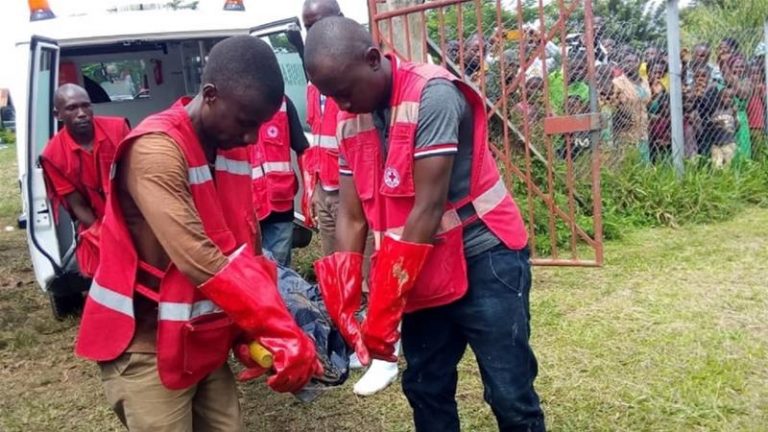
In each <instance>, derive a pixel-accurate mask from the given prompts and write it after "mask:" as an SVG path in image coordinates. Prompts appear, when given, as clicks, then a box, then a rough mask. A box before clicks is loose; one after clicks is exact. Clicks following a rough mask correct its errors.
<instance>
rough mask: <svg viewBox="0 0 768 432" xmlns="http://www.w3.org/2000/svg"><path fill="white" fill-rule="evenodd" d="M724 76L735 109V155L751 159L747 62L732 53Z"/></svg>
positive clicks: (750, 95)
mask: <svg viewBox="0 0 768 432" xmlns="http://www.w3.org/2000/svg"><path fill="white" fill-rule="evenodd" d="M726 65H727V66H726V68H725V70H723V73H724V75H725V85H726V88H727V89H728V90H730V91H732V92H733V105H734V108H736V117H737V120H738V127H737V129H736V155H737V156H738V157H739V158H746V159H749V158H751V157H752V139H751V138H750V136H749V119H748V116H747V104H748V103H749V100H750V98H751V97H752V82H751V81H750V79H749V77H747V62H746V60H744V57H743V56H742V55H741V54H739V53H737V52H734V53H732V54H731V55H730V56H728V60H727V63H726Z"/></svg>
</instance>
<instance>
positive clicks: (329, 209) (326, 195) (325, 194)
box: [312, 182, 374, 292]
mask: <svg viewBox="0 0 768 432" xmlns="http://www.w3.org/2000/svg"><path fill="white" fill-rule="evenodd" d="M312 209H313V210H314V213H315V217H316V218H317V229H318V230H319V231H320V248H321V249H322V252H323V256H328V255H331V254H332V253H334V252H336V220H337V219H338V216H339V191H332V192H329V191H327V190H325V189H323V188H322V187H321V186H320V183H319V182H318V184H317V186H315V192H314V193H313V194H312ZM373 248H374V244H373V232H372V231H371V230H368V238H366V240H365V251H364V252H363V255H364V256H365V259H364V260H363V278H364V280H365V281H366V282H364V283H363V291H364V292H368V283H367V280H368V273H369V272H370V269H371V255H372V254H373Z"/></svg>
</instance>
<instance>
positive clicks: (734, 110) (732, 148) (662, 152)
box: [446, 17, 766, 167]
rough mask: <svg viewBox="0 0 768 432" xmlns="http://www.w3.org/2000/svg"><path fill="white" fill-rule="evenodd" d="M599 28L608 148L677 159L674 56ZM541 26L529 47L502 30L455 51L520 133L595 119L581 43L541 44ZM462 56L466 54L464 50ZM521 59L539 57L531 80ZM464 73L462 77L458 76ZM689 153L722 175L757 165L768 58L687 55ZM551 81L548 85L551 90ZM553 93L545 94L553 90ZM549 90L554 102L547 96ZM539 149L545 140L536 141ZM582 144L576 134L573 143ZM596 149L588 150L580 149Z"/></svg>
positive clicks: (701, 46) (451, 52)
mask: <svg viewBox="0 0 768 432" xmlns="http://www.w3.org/2000/svg"><path fill="white" fill-rule="evenodd" d="M604 27H605V26H604V21H603V19H602V18H600V17H596V18H595V20H594V28H595V49H594V58H595V69H596V74H595V75H596V76H595V81H594V85H595V87H596V93H597V95H598V102H599V103H598V106H599V110H600V113H601V117H602V120H603V121H602V127H603V130H602V133H601V138H602V145H603V148H619V149H622V148H623V149H626V148H629V147H632V146H636V147H637V148H638V149H639V150H640V153H641V155H642V158H643V159H644V160H646V161H649V162H654V163H656V162H661V161H665V160H668V159H670V157H671V153H672V134H671V130H672V125H671V121H670V119H671V115H670V73H669V58H668V54H667V52H666V51H665V50H664V49H663V48H662V47H661V46H660V45H657V44H653V43H648V44H645V48H644V49H643V48H641V47H642V44H640V43H638V42H637V41H633V44H632V46H630V45H629V44H623V43H621V42H620V41H619V40H618V38H616V39H614V38H611V37H608V36H606V35H605V31H604ZM539 28H540V26H539V24H538V23H533V24H529V25H525V26H524V28H523V30H524V31H523V32H522V37H518V38H516V39H512V38H508V37H506V38H505V35H508V34H510V33H509V32H505V31H503V30H499V29H496V30H495V31H494V32H493V34H492V35H491V36H490V37H487V38H486V37H483V35H481V34H473V35H471V36H470V37H468V38H467V39H466V41H465V42H464V45H463V46H460V44H459V42H458V41H451V42H449V43H448V49H447V56H446V57H447V60H449V61H450V63H453V64H454V65H455V66H456V70H459V69H461V67H463V71H462V72H463V74H464V76H465V78H466V79H468V80H470V81H472V82H473V83H475V85H476V87H477V88H481V87H484V88H485V94H486V96H487V97H488V99H489V101H490V102H492V103H495V104H496V105H497V106H501V105H502V102H503V101H502V99H503V98H504V95H505V96H506V101H505V102H506V107H507V113H508V115H509V117H510V118H511V119H512V120H513V121H514V122H515V123H516V126H518V127H519V129H520V130H522V129H523V128H522V123H521V122H522V121H526V122H528V126H529V128H530V129H531V130H534V131H539V132H540V131H541V129H537V127H541V124H542V121H543V118H544V117H546V116H553V115H554V116H558V115H564V114H568V115H574V114H584V113H588V112H590V106H589V102H590V92H591V84H590V80H589V78H588V76H587V69H588V63H587V59H588V57H587V51H586V48H585V44H584V40H583V36H582V35H580V34H577V35H571V36H569V37H568V38H566V40H565V41H564V44H563V45H565V46H564V48H561V46H560V45H558V44H556V43H554V42H553V41H548V40H545V38H544V37H542V36H541V34H540V30H539ZM459 48H462V49H459ZM521 49H524V52H523V54H524V56H523V57H532V56H535V58H534V60H532V61H530V62H529V63H530V64H529V65H528V67H527V68H526V69H525V71H523V70H522V68H521V63H522V61H521V53H520V50H521ZM459 65H461V67H459ZM681 65H682V73H681V84H682V89H683V100H682V103H683V128H684V140H685V143H684V151H685V156H686V157H689V158H693V157H699V159H703V160H709V161H711V163H712V164H713V166H716V167H722V166H724V165H727V164H729V163H730V162H731V161H732V160H733V159H734V158H743V159H749V158H751V157H752V156H753V155H754V153H755V152H756V151H757V150H759V149H757V148H756V147H758V146H760V145H764V144H763V143H764V142H765V132H766V76H765V53H764V52H762V50H759V49H758V50H755V53H754V54H753V55H751V56H750V55H748V54H747V53H746V51H745V49H743V48H742V47H741V45H740V44H739V42H738V41H737V40H736V39H734V38H731V37H727V38H724V39H722V41H720V43H719V44H718V45H717V46H716V47H715V49H713V48H712V47H711V46H710V44H709V43H707V42H700V43H696V44H695V45H693V46H692V47H691V48H690V49H689V48H684V49H683V50H682V53H681ZM545 81H546V83H545ZM545 84H546V85H545ZM545 90H546V94H545ZM530 139H531V140H532V141H536V140H540V139H541V135H540V134H532V135H531V138H530ZM574 142H575V143H576V146H577V147H578V145H579V144H580V140H579V137H578V134H577V136H576V139H575V140H574ZM581 142H582V143H583V145H589V142H588V140H582V141H581Z"/></svg>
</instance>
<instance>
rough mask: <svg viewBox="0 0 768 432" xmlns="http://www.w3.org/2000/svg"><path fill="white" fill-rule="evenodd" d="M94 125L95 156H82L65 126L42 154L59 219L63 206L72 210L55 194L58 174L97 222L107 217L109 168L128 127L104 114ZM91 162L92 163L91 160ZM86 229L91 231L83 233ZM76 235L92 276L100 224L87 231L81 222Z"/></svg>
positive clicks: (81, 258)
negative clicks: (86, 205)
mask: <svg viewBox="0 0 768 432" xmlns="http://www.w3.org/2000/svg"><path fill="white" fill-rule="evenodd" d="M93 127H94V137H93V141H94V145H93V154H92V157H88V158H84V157H83V153H84V152H85V150H83V149H82V148H80V146H79V145H78V144H77V143H76V142H75V140H74V138H72V136H71V135H70V134H69V132H68V131H67V129H66V128H65V129H62V130H61V131H59V132H58V133H57V134H56V135H54V136H53V138H51V140H50V141H49V142H48V144H47V145H46V146H45V150H43V153H42V154H41V155H40V162H41V164H42V166H43V169H44V171H45V172H46V176H45V180H46V189H47V192H48V199H49V200H50V201H51V204H52V205H51V207H52V210H53V216H54V219H55V220H58V211H59V207H60V206H61V207H64V208H65V209H67V211H68V212H70V213H71V212H72V209H70V208H69V205H68V204H67V201H66V199H64V197H63V196H59V195H58V194H57V193H56V185H55V183H56V181H55V180H54V179H56V178H59V177H63V178H65V179H67V180H68V182H69V183H71V184H72V185H73V186H74V187H75V190H76V191H77V192H79V193H80V194H81V195H82V196H83V198H85V199H86V201H87V202H88V204H89V206H90V208H91V210H92V211H93V214H94V216H96V220H97V223H96V225H98V222H99V221H100V220H101V219H102V218H103V217H104V206H105V205H106V191H107V189H108V186H109V170H110V167H111V166H112V161H113V160H114V159H115V151H116V149H117V145H118V144H119V143H120V141H122V140H123V138H125V136H126V135H127V134H128V132H129V128H128V124H127V123H126V121H125V119H124V118H120V117H101V116H94V117H93ZM91 161H92V162H93V163H90V162H91ZM52 171H55V172H56V174H54V173H53V172H52ZM73 219H74V215H73ZM85 231H88V233H87V234H85V235H83V233H84V232H85ZM77 234H78V235H79V236H80V238H79V240H78V245H77V250H76V251H75V253H76V256H77V262H78V264H79V265H80V271H81V272H82V273H83V274H84V275H86V276H88V277H93V274H94V273H95V272H96V268H97V267H98V263H99V246H98V226H95V227H93V229H90V230H87V229H86V228H85V226H84V225H79V226H78V231H77Z"/></svg>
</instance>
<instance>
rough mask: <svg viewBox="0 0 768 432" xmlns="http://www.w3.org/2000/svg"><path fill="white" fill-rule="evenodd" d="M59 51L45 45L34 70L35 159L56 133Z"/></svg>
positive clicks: (32, 148)
mask: <svg viewBox="0 0 768 432" xmlns="http://www.w3.org/2000/svg"><path fill="white" fill-rule="evenodd" d="M57 55H58V51H57V50H55V49H52V48H48V47H46V46H43V47H42V48H41V49H40V57H39V59H38V64H37V71H33V72H34V73H35V75H33V81H32V85H33V86H34V89H33V90H32V91H33V95H34V97H35V101H34V104H33V105H32V106H33V107H34V108H33V110H34V112H33V113H30V118H34V119H35V121H34V122H32V124H33V127H34V131H32V136H31V137H29V138H30V139H33V140H34V142H33V143H32V147H31V150H32V151H33V152H34V154H33V159H32V160H37V158H38V156H40V154H41V153H42V152H43V149H44V148H45V145H46V144H47V143H48V140H49V139H50V138H51V137H52V136H53V134H54V129H53V127H54V125H53V115H52V113H53V90H54V89H55V83H54V79H55V76H56V75H55V73H54V72H55V71H54V69H53V65H54V63H55V62H56V56H57Z"/></svg>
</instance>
